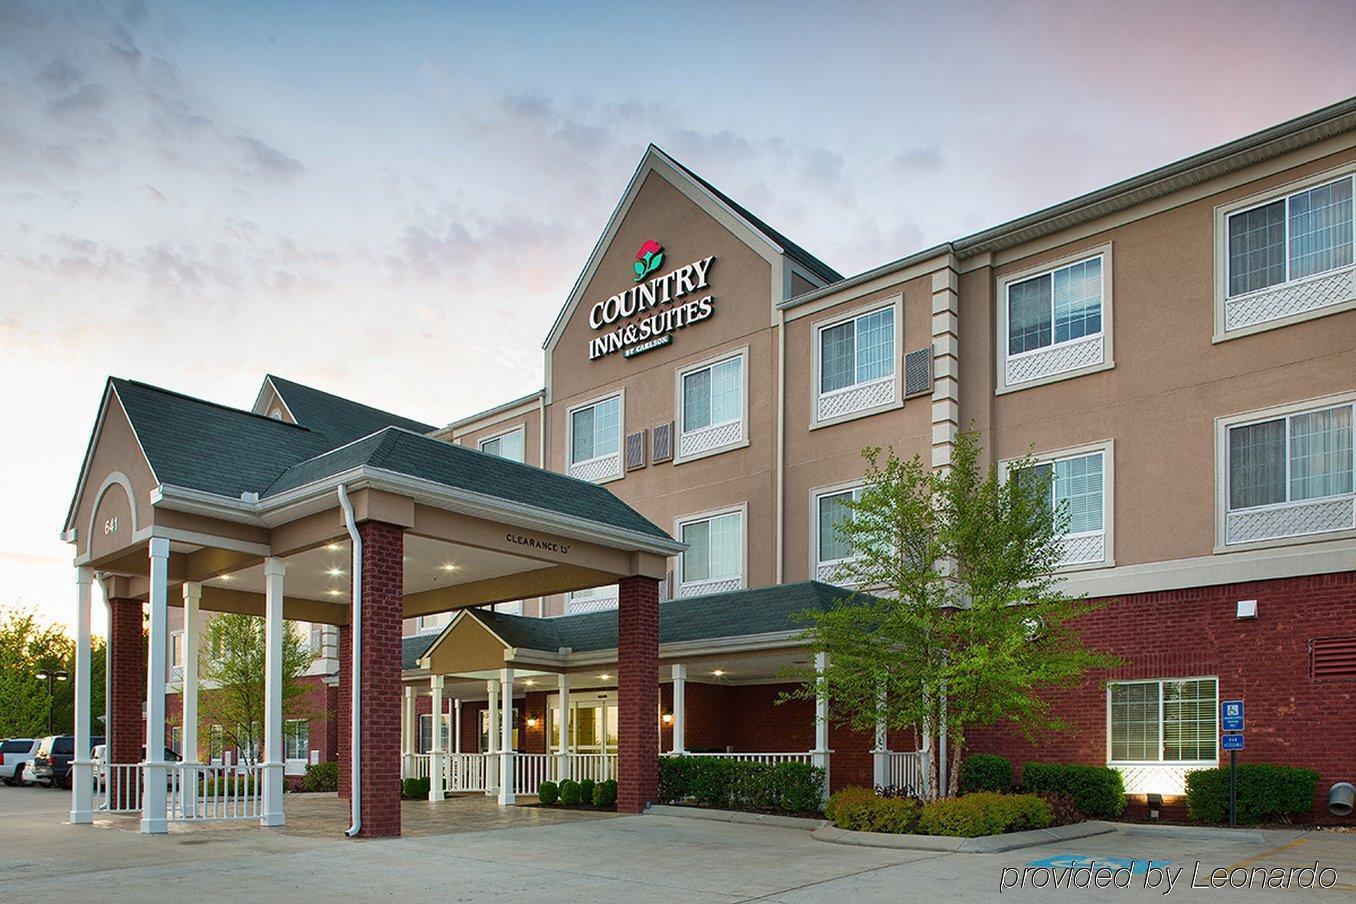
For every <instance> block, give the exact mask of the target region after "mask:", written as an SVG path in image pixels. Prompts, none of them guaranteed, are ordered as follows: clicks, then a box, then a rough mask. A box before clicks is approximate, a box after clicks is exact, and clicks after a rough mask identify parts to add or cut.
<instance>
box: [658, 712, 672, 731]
mask: <svg viewBox="0 0 1356 904" xmlns="http://www.w3.org/2000/svg"><path fill="white" fill-rule="evenodd" d="M659 721H660V722H663V723H664V727H665V728H672V727H673V713H664V715H662V716H660V717H659Z"/></svg>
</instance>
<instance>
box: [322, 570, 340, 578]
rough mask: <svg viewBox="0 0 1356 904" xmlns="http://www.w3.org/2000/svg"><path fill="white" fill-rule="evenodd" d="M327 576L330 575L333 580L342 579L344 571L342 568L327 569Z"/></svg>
mask: <svg viewBox="0 0 1356 904" xmlns="http://www.w3.org/2000/svg"><path fill="white" fill-rule="evenodd" d="M325 574H327V575H329V576H330V577H332V578H337V577H342V576H343V574H344V572H343V569H341V568H327V569H325Z"/></svg>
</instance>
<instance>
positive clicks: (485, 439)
mask: <svg viewBox="0 0 1356 904" xmlns="http://www.w3.org/2000/svg"><path fill="white" fill-rule="evenodd" d="M515 433H521V434H522V435H523V458H522V460H523V461H527V422H525V421H522V422H519V423H518V424H517V425H515V426H513V427H510V428H508V429H507V430H500V431H499V432H498V433H492V434H490V435H489V436H482V437H481V438H480V439H478V440H476V450H477V451H479V452H485V444H486V443H490V442H493V441H495V440H497V439H503V438H504V437H506V436H512V435H513V434H515ZM485 454H486V455H494V453H493V452H485ZM495 457H496V458H503V456H495ZM504 460H505V461H513V460H514V459H512V458H505V459H504Z"/></svg>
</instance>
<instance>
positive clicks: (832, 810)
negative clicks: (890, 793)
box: [824, 785, 879, 828]
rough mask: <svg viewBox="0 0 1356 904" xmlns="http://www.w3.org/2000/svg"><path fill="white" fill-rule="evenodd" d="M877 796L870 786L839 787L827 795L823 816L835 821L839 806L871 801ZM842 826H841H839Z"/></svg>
mask: <svg viewBox="0 0 1356 904" xmlns="http://www.w3.org/2000/svg"><path fill="white" fill-rule="evenodd" d="M878 797H879V795H878V794H876V792H875V791H872V790H871V789H870V788H863V787H861V786H860V785H849V786H847V787H846V788H839V789H838V790H837V791H835V792H833V793H832V794H830V795H829V802H828V803H826V804H825V805H824V818H825V819H827V820H828V821H829V822H835V821H836V820H837V818H838V809H839V807H843V806H846V805H848V804H856V803H862V802H863V801H866V802H868V803H869V802H871V801H873V800H876V799H877V798H878ZM839 828H842V826H839Z"/></svg>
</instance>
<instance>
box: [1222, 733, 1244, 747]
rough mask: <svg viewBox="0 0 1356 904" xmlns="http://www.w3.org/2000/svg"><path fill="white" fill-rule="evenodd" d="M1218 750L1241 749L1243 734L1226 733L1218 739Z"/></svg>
mask: <svg viewBox="0 0 1356 904" xmlns="http://www.w3.org/2000/svg"><path fill="white" fill-rule="evenodd" d="M1219 749H1220V750H1242V749H1243V736H1242V735H1241V734H1227V735H1224V736H1223V737H1221V738H1220V739H1219Z"/></svg>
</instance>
